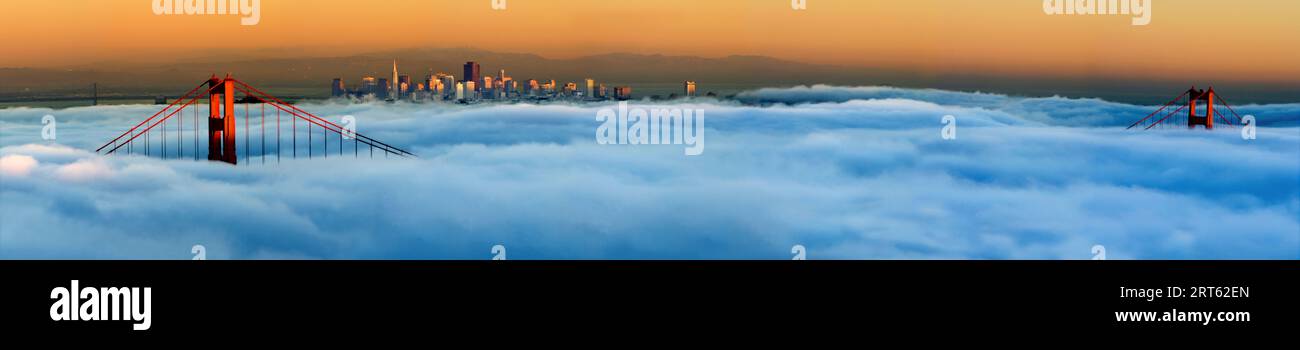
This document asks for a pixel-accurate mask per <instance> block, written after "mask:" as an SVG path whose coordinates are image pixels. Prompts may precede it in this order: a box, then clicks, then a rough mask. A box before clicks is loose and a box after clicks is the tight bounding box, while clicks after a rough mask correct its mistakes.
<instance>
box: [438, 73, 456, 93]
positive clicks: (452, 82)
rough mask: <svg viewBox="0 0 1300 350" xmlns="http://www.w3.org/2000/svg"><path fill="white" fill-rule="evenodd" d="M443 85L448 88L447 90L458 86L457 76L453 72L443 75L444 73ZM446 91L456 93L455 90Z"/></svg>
mask: <svg viewBox="0 0 1300 350" xmlns="http://www.w3.org/2000/svg"><path fill="white" fill-rule="evenodd" d="M440 74H441V73H440ZM442 86H443V89H447V90H450V89H452V88H454V87H456V76H455V75H451V74H443V75H442ZM446 93H449V94H450V93H454V92H453V91H447V92H446Z"/></svg>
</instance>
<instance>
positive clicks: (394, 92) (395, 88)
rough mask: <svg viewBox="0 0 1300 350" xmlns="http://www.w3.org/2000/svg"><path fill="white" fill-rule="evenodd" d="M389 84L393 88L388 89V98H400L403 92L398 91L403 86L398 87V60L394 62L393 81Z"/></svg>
mask: <svg viewBox="0 0 1300 350" xmlns="http://www.w3.org/2000/svg"><path fill="white" fill-rule="evenodd" d="M388 82H389V83H391V84H392V86H390V87H388V96H393V97H397V96H400V95H401V92H400V91H398V88H400V87H401V86H400V85H398V84H399V83H398V80H397V60H393V80H389V81H388Z"/></svg>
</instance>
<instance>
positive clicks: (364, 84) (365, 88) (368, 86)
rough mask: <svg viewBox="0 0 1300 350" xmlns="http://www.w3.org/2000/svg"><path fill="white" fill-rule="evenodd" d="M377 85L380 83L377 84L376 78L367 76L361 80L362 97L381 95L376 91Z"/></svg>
mask: <svg viewBox="0 0 1300 350" xmlns="http://www.w3.org/2000/svg"><path fill="white" fill-rule="evenodd" d="M377 84H378V83H376V82H375V77H372V76H366V77H364V78H361V94H362V95H370V94H379V93H378V92H376V91H375V89H376V88H377V87H378V85H377Z"/></svg>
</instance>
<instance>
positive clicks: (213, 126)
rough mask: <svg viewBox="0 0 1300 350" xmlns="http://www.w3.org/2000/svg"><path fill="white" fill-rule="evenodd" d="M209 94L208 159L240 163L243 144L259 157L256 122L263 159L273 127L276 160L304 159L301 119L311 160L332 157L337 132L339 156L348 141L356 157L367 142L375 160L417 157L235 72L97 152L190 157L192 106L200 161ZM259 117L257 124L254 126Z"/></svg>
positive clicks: (195, 155)
mask: <svg viewBox="0 0 1300 350" xmlns="http://www.w3.org/2000/svg"><path fill="white" fill-rule="evenodd" d="M205 85H206V86H207V89H206V90H204V89H203V87H204V86H205ZM237 94H242V96H243V97H242V98H239V99H236V98H235V97H236V95H237ZM205 95H206V96H207V99H208V101H207V108H206V112H207V113H206V115H207V118H203V119H206V120H207V135H206V137H205V139H206V142H207V159H208V160H212V161H219V162H226V163H230V164H239V149H240V148H242V149H243V150H244V159H246V160H251V159H253V158H252V156H253V154H251V153H250V151H251V149H252V145H253V143H252V142H253V141H252V136H253V133H252V132H253V130H252V129H253V126H254V125H256V127H257V129H258V133H259V134H260V140H259V141H258V144H260V147H258V150H259V153H258V154H257V156H258V158H260V159H261V163H263V164H265V163H266V162H267V159H268V158H269V157H270V156H269V155H268V152H267V129H268V128H271V129H272V131H273V132H274V134H275V136H274V140H273V141H274V142H275V150H274V156H275V159H276V162H279V161H280V159H281V157H282V156H288V157H292V158H298V157H299V152H298V150H299V147H298V144H299V141H298V138H299V135H300V134H303V133H300V132H299V130H298V128H299V127H298V124H299V121H300V120H301V121H302V122H303V124H304V125H303V126H304V127H306V130H305V136H306V137H305V138H306V140H304V141H305V142H306V146H307V147H306V153H305V154H303V155H304V156H306V157H308V158H312V157H316V156H320V157H329V154H330V152H331V150H330V143H331V140H330V136H331V135H333V136H335V138H336V139H337V145H336V147H335V149H336V150H337V152H338V155H339V156H344V155H346V154H345V153H346V151H347V148H348V147H347V146H349V145H347V143H351V145H350V146H352V147H351V148H352V149H351V151H352V152H351V153H352V155H353V157H358V158H359V157H360V156H361V150H362V148H361V146H362V145H364V146H366V148H365V149H366V151H367V154H368V156H369V157H371V158H374V156H375V153H376V151H379V153H380V154H382V155H383V156H384V157H389V156H397V157H415V154H412V153H411V152H407V151H405V150H403V149H400V148H397V147H394V146H392V145H389V144H387V143H384V142H382V141H379V140H376V139H374V138H370V137H367V136H365V135H362V134H360V133H357V132H356V130H355V127H354V126H355V124H353V125H350V126H349V127H344V126H341V125H339V124H336V123H333V122H330V121H328V120H325V119H324V118H321V117H318V116H316V115H314V114H311V113H309V112H307V111H305V110H303V109H301V108H298V107H297V106H294V105H292V104H289V103H286V102H284V101H283V100H280V99H279V98H276V97H275V96H271V95H270V94H267V93H265V92H263V91H262V90H258V89H257V88H255V87H252V86H250V85H248V84H247V83H244V82H243V81H240V80H238V79H235V78H232V77H230V76H229V75H227V76H226V77H225V78H217V76H216V75H213V76H212V77H211V78H209V79H208V80H207V81H204V82H202V83H199V85H198V86H195V87H194V88H193V89H191V90H190V91H189V92H186V93H185V94H184V95H181V97H180V98H177V99H175V100H173V101H172V103H170V104H168V105H167V106H166V107H163V109H162V110H160V111H158V112H157V113H154V114H153V115H152V116H150V117H149V118H146V119H145V120H144V121H142V122H140V123H139V124H136V125H135V126H133V127H131V128H130V129H127V130H126V131H124V132H122V134H120V135H118V136H117V137H115V138H113V139H112V140H109V141H108V142H107V143H104V145H103V146H100V147H99V148H97V149H95V152H96V153H99V154H103V155H112V154H116V153H118V152H126V153H127V154H142V155H145V156H155V155H156V156H159V157H161V158H168V157H172V158H183V157H186V155H185V144H186V142H185V140H184V134H185V132H186V130H185V128H184V126H185V119H186V118H185V117H186V112H185V110H186V109H190V110H192V111H193V113H192V121H191V124H190V125H191V130H190V131H192V133H193V137H192V139H193V148H191V153H193V158H194V160H198V159H199V153H200V150H201V148H200V147H201V142H200V141H199V140H200V139H201V137H200V134H199V130H200V129H202V128H201V127H200V126H201V125H202V124H201V122H200V121H199V119H201V118H200V117H199V112H200V109H203V108H202V107H201V105H202V103H201V102H199V100H200V99H201V98H203V97H204V96H205ZM237 105H239V106H243V107H244V108H243V112H244V113H243V115H242V118H240V114H239V113H238V112H239V108H237V107H236V106H237ZM251 105H257V111H258V116H257V117H256V119H255V118H254V116H253V114H252V110H250V106H251ZM267 106H270V107H272V111H274V112H275V116H274V118H275V119H274V121H273V123H271V124H268V122H267V120H266V117H267V113H266V107H267ZM286 116H287V121H286V122H284V123H282V119H285V118H283V117H286ZM241 120H242V123H241ZM255 120H256V124H254V121H255ZM169 122H170V123H169ZM169 124H172V125H175V129H174V131H173V134H174V135H175V139H174V142H171V144H170V145H169V141H172V138H171V136H169V135H168V130H173V129H170V128H171V126H169ZM240 124H242V125H243V129H244V131H243V135H244V137H243V141H244V142H243V147H238V146H239V143H240V142H239V138H238V137H237V134H238V133H239V132H238V131H239V125H240ZM282 124H287V125H282ZM283 129H288V131H289V133H290V135H291V137H290V140H289V143H290V145H291V147H292V150H291V152H289V154H287V155H286V154H283V153H284V152H283V150H282V145H283V144H284V140H283V137H282V130H283ZM317 130H319V132H320V134H321V135H320V136H319V139H320V146H321V147H320V148H321V151H320V152H316V151H315V148H316V147H315V145H316V139H317V138H318V137H317V136H315V134H316V132H317ZM154 136H157V140H156V141H155V140H154ZM173 152H174V153H173ZM248 163H251V162H246V163H245V164H248Z"/></svg>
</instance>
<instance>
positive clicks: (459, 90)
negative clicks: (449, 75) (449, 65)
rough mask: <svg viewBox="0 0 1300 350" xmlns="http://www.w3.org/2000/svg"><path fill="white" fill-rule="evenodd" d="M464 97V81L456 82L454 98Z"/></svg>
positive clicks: (462, 98)
mask: <svg viewBox="0 0 1300 350" xmlns="http://www.w3.org/2000/svg"><path fill="white" fill-rule="evenodd" d="M464 99H465V83H456V100H457V101H460V100H464Z"/></svg>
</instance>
